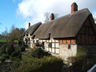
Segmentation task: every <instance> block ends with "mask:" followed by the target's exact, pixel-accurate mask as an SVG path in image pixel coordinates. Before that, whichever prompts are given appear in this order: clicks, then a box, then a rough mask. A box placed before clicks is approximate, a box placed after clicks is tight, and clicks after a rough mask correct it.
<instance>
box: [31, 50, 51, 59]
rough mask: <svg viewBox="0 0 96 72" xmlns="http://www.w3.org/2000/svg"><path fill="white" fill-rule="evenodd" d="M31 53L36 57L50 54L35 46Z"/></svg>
mask: <svg viewBox="0 0 96 72" xmlns="http://www.w3.org/2000/svg"><path fill="white" fill-rule="evenodd" d="M31 55H32V56H33V57H36V58H42V57H43V56H50V54H49V53H48V52H45V51H44V50H43V49H41V48H36V49H34V50H33V51H32V53H31Z"/></svg>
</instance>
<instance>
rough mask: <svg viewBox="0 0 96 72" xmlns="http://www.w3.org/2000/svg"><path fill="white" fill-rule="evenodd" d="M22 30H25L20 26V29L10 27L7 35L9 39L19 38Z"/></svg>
mask: <svg viewBox="0 0 96 72" xmlns="http://www.w3.org/2000/svg"><path fill="white" fill-rule="evenodd" d="M24 31H25V29H24V28H21V29H19V28H12V31H11V32H10V34H9V36H8V37H9V39H10V40H11V41H13V40H20V39H21V36H22V34H23V33H24Z"/></svg>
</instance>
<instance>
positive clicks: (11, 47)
mask: <svg viewBox="0 0 96 72" xmlns="http://www.w3.org/2000/svg"><path fill="white" fill-rule="evenodd" d="M14 50H15V49H14V47H13V45H11V44H10V45H7V48H6V53H7V54H8V55H11V54H12V52H13V51H14Z"/></svg>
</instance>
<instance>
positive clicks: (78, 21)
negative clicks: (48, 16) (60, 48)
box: [33, 8, 91, 39]
mask: <svg viewBox="0 0 96 72" xmlns="http://www.w3.org/2000/svg"><path fill="white" fill-rule="evenodd" d="M89 15H91V13H90V11H89V10H88V9H87V8H86V9H82V10H79V11H77V12H75V13H73V14H69V15H66V16H63V17H61V18H58V19H55V20H52V21H49V22H47V23H45V24H42V25H41V26H40V27H39V28H38V29H37V31H36V32H35V33H34V34H33V35H35V37H36V38H40V39H48V38H49V35H50V36H51V37H52V38H67V37H75V36H76V35H77V33H78V32H79V30H80V28H81V27H82V25H83V24H84V22H85V20H86V19H87V18H88V16H89Z"/></svg>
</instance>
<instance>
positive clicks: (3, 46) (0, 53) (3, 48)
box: [0, 44, 7, 55]
mask: <svg viewBox="0 0 96 72" xmlns="http://www.w3.org/2000/svg"><path fill="white" fill-rule="evenodd" d="M6 47H7V45H6V44H4V45H2V46H1V47H0V55H2V53H6Z"/></svg>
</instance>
